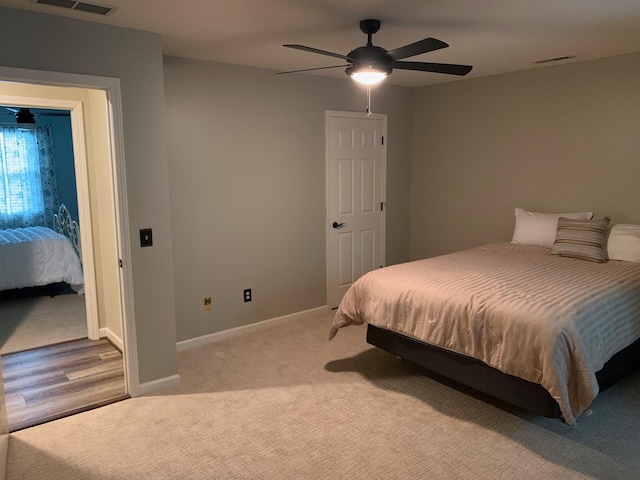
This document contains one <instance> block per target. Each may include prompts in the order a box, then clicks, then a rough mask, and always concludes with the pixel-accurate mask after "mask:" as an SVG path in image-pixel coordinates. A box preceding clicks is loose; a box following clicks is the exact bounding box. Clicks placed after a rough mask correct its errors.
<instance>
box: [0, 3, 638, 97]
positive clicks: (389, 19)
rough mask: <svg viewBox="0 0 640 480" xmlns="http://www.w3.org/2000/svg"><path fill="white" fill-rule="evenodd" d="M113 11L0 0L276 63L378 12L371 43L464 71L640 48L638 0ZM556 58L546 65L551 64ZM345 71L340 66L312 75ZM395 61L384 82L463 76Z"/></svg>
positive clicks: (343, 36) (218, 54) (125, 7)
mask: <svg viewBox="0 0 640 480" xmlns="http://www.w3.org/2000/svg"><path fill="white" fill-rule="evenodd" d="M85 1H87V2H90V3H98V4H108V5H111V6H115V7H117V10H116V11H115V12H114V13H113V14H112V15H110V16H108V17H102V16H99V15H95V14H90V13H83V12H76V11H72V10H66V9H63V8H60V7H53V6H46V5H37V4H35V3H33V2H31V1H30V0H0V5H5V6H11V7H15V8H21V9H25V10H34V11H39V12H43V13H50V14H54V15H62V16H67V17H73V18H78V19H83V20H88V21H94V22H100V23H105V24H108V25H116V26H121V27H128V28H135V29H139V30H145V31H150V32H156V33H159V34H160V35H161V37H162V44H163V50H164V53H165V54H166V55H174V56H179V57H187V58H192V59H199V60H211V61H216V62H224V63H232V64H237V65H247V66H253V67H260V68H266V69H271V70H276V71H285V70H296V69H304V68H314V67H321V66H328V65H339V64H341V63H344V62H342V61H341V60H339V59H335V58H331V57H328V56H324V55H318V54H314V53H308V52H302V51H298V50H293V49H289V48H283V47H282V44H285V43H298V44H302V45H306V46H310V47H314V48H318V49H321V50H328V51H332V52H336V53H340V54H347V53H348V52H349V51H350V50H352V49H353V48H355V47H357V46H361V45H364V44H365V43H366V36H365V35H364V34H363V33H362V32H360V30H359V27H358V23H359V20H362V19H365V18H377V19H379V20H381V21H382V28H381V29H380V31H379V32H378V33H377V34H375V35H374V37H373V44H374V45H378V46H381V47H384V48H386V49H387V50H392V49H394V48H397V47H400V46H402V45H405V44H408V43H412V42H415V41H417V40H421V39H423V38H426V37H435V38H438V39H440V40H443V41H445V42H447V43H448V44H449V45H450V46H449V47H448V48H444V49H442V50H438V51H434V52H430V53H427V54H423V55H419V56H416V57H412V58H410V59H407V60H411V61H426V62H443V63H461V64H469V65H473V66H474V68H473V70H472V71H471V73H470V74H468V75H467V76H466V77H462V78H470V77H480V76H486V75H494V74H499V73H505V72H512V71H517V70H525V69H531V68H542V67H543V66H545V65H537V64H534V63H533V62H535V61H538V60H544V59H549V58H556V57H562V56H566V55H573V56H575V58H573V59H570V60H564V61H563V62H565V63H566V62H575V61H584V60H590V59H595V58H600V57H608V56H613V55H619V54H625V53H631V52H640V0H227V1H224V0H180V1H175V0H174V1H171V0H106V1H102V0H100V1H99V2H93V0H85ZM557 63H562V62H556V63H550V64H546V65H554V64H557ZM308 74H313V75H323V76H329V77H338V78H345V77H344V75H345V74H344V70H343V69H341V68H338V69H331V70H321V71H318V72H313V73H305V75H308ZM460 78H461V77H456V76H451V75H443V74H436V73H424V72H413V71H400V70H394V72H393V74H392V75H391V76H389V77H388V78H387V80H386V82H387V83H392V84H395V85H405V86H412V87H416V86H422V85H429V84H434V83H440V82H446V81H452V80H459V79H460Z"/></svg>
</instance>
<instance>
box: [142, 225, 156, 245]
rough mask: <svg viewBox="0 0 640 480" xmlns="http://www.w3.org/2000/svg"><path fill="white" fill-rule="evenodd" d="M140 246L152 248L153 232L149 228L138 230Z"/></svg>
mask: <svg viewBox="0 0 640 480" xmlns="http://www.w3.org/2000/svg"><path fill="white" fill-rule="evenodd" d="M140 246H141V247H152V246H153V232H152V231H151V229H150V228H141V229H140Z"/></svg>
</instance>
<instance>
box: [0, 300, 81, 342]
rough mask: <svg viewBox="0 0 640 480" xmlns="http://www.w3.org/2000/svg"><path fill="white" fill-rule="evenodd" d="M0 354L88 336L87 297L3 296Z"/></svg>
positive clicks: (1, 302)
mask: <svg viewBox="0 0 640 480" xmlns="http://www.w3.org/2000/svg"><path fill="white" fill-rule="evenodd" d="M0 319H1V320H0V354H5V353H9V352H18V351H20V350H26V349H29V348H34V347H41V346H43V345H51V344H53V343H59V342H64V341H67V340H75V339H77V338H83V337H86V336H87V317H86V312H85V305H84V296H83V295H77V294H68V295H57V296H55V297H53V298H52V297H49V296H23V297H19V298H11V299H8V298H0Z"/></svg>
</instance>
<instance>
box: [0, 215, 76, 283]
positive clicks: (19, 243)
mask: <svg viewBox="0 0 640 480" xmlns="http://www.w3.org/2000/svg"><path fill="white" fill-rule="evenodd" d="M54 228H55V229H56V230H57V231H55V230H53V229H51V228H48V227H27V228H16V229H8V230H0V291H2V290H10V289H16V288H25V287H37V286H44V285H51V284H55V283H60V282H64V283H68V284H69V285H70V286H71V287H72V288H73V289H74V290H75V291H77V292H78V293H83V291H84V278H83V274H82V265H81V262H80V243H79V237H78V225H77V223H76V222H75V221H73V220H71V216H70V215H69V212H68V210H67V209H66V207H65V206H64V205H62V206H61V207H60V209H59V210H58V213H57V214H56V215H55V218H54Z"/></svg>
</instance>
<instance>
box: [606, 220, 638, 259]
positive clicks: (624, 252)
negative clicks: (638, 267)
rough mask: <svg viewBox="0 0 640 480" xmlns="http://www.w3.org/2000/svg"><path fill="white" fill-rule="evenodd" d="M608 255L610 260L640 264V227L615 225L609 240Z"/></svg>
mask: <svg viewBox="0 0 640 480" xmlns="http://www.w3.org/2000/svg"><path fill="white" fill-rule="evenodd" d="M607 254H608V257H609V259H610V260H627V261H629V262H639V263H640V225H631V224H627V223H619V224H617V225H614V226H613V228H612V229H611V233H609V239H608V240H607Z"/></svg>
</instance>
